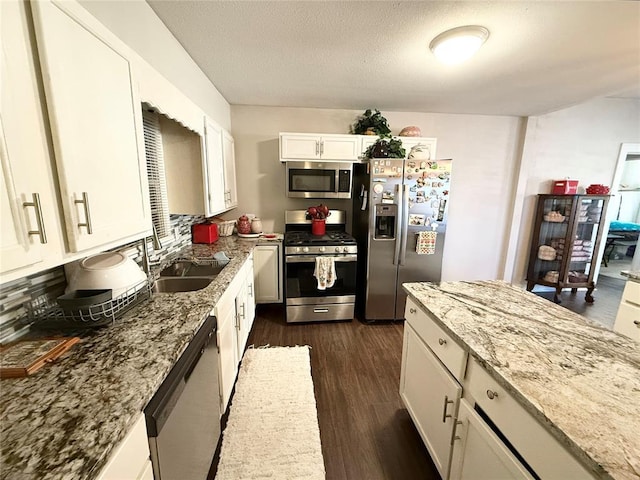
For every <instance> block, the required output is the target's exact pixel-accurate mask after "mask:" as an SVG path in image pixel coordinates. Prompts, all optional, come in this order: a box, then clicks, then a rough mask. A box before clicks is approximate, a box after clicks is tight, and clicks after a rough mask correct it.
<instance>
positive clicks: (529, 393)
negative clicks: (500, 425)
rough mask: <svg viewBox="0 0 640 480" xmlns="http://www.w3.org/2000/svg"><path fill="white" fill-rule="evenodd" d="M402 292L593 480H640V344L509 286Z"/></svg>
mask: <svg viewBox="0 0 640 480" xmlns="http://www.w3.org/2000/svg"><path fill="white" fill-rule="evenodd" d="M404 288H405V290H406V291H407V293H408V294H409V298H410V300H412V301H414V302H415V304H417V305H418V306H419V308H420V309H421V310H422V311H424V312H425V314H426V316H427V317H428V320H427V321H429V320H432V321H433V322H434V323H435V324H436V325H437V326H438V327H439V328H440V329H441V330H442V331H444V332H445V334H446V335H448V336H449V337H451V339H452V340H453V341H454V342H455V343H456V344H457V345H458V346H459V347H461V348H462V349H464V351H465V352H467V353H468V356H469V364H471V363H477V364H479V365H480V366H481V367H482V369H484V370H485V371H486V372H487V374H488V375H489V376H490V377H491V378H492V380H495V382H496V383H497V384H499V385H500V386H501V387H502V388H504V390H505V391H506V392H508V394H510V396H511V397H512V398H514V399H515V400H516V401H517V403H518V404H519V405H520V406H521V407H522V408H523V409H524V410H525V411H526V412H527V413H528V414H529V415H530V416H531V417H533V418H534V419H535V420H537V422H538V423H539V424H540V425H541V426H542V427H543V428H544V429H546V430H547V431H548V432H549V433H550V434H551V435H552V436H553V437H554V438H555V439H556V440H557V441H558V443H560V444H561V445H563V446H564V448H565V449H566V450H567V451H568V452H569V453H570V454H571V455H572V456H573V457H574V458H576V459H577V460H578V461H579V463H580V464H581V465H582V466H583V467H584V469H585V470H586V471H587V472H589V473H590V474H591V475H592V476H593V477H594V478H616V479H638V478H640V441H639V438H640V437H639V436H638V432H640V415H638V414H637V406H638V405H640V345H639V344H638V343H636V342H634V341H632V340H630V339H628V338H626V337H624V336H622V335H619V334H617V333H615V332H613V331H610V330H608V329H606V328H604V327H601V326H598V325H596V324H594V323H590V322H589V321H588V320H586V319H585V318H584V317H582V316H580V315H577V314H575V313H573V312H571V311H569V310H566V309H564V308H563V307H560V306H558V305H555V304H553V303H551V302H549V301H547V300H544V299H542V298H539V297H537V296H535V295H533V294H531V293H528V292H526V291H524V290H522V289H520V288H517V287H514V286H511V285H509V284H507V283H505V282H500V281H482V282H442V283H439V284H436V283H406V284H404ZM425 318H426V317H425ZM407 328H408V327H407V326H406V325H405V330H406V329H407ZM468 374H469V372H468V371H467V375H468ZM465 388H466V379H465V380H463V386H462V391H463V393H462V397H463V400H464V399H465V395H466V392H465ZM489 393H490V392H488V391H487V395H488V394H489ZM490 398H491V397H490ZM485 400H486V399H485ZM507 437H508V435H507ZM543 478H544V477H543Z"/></svg>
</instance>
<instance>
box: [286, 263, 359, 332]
mask: <svg viewBox="0 0 640 480" xmlns="http://www.w3.org/2000/svg"><path fill="white" fill-rule="evenodd" d="M333 258H334V259H335V269H336V281H335V283H334V284H333V286H332V287H329V288H326V289H325V290H319V289H318V281H317V280H316V277H314V276H313V272H314V270H315V266H316V257H315V256H313V255H288V256H287V257H286V258H285V277H286V282H285V296H286V319H287V323H297V322H325V321H335V320H353V316H354V309H355V299H356V258H357V255H355V254H348V255H340V256H334V257H333Z"/></svg>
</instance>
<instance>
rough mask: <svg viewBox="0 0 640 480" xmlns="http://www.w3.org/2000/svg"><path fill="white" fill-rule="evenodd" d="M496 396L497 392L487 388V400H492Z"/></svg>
mask: <svg viewBox="0 0 640 480" xmlns="http://www.w3.org/2000/svg"><path fill="white" fill-rule="evenodd" d="M497 396H498V392H494V391H493V390H487V397H489V400H493V399H494V398H496V397H497Z"/></svg>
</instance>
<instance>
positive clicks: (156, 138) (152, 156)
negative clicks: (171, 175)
mask: <svg viewBox="0 0 640 480" xmlns="http://www.w3.org/2000/svg"><path fill="white" fill-rule="evenodd" d="M142 121H143V130H144V150H145V156H146V160H147V177H148V179H149V198H150V200H151V218H152V221H153V226H154V227H155V228H156V232H157V234H158V237H160V238H163V237H166V236H168V235H169V234H170V233H171V229H170V222H169V202H168V199H167V183H166V180H165V174H164V156H163V151H162V134H161V132H160V121H159V120H158V114H157V113H155V112H149V111H146V110H145V111H143V112H142Z"/></svg>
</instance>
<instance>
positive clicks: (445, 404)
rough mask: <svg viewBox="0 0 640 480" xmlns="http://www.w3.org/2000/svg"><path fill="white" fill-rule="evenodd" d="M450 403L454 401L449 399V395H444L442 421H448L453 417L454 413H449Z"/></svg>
mask: <svg viewBox="0 0 640 480" xmlns="http://www.w3.org/2000/svg"><path fill="white" fill-rule="evenodd" d="M450 403H453V400H449V397H448V396H447V395H445V396H444V406H443V408H442V423H445V422H446V421H447V418H451V417H452V415H447V407H448V406H449V404H450Z"/></svg>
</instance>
